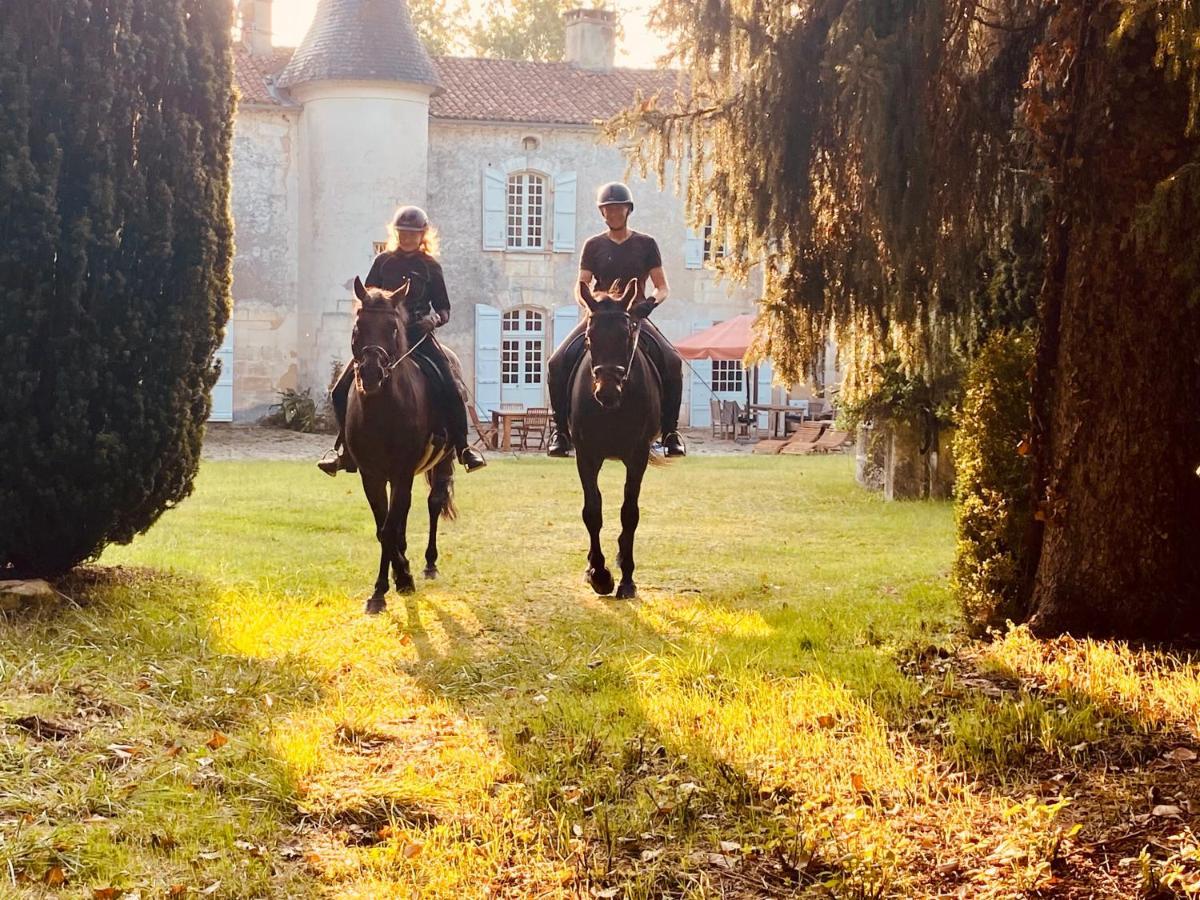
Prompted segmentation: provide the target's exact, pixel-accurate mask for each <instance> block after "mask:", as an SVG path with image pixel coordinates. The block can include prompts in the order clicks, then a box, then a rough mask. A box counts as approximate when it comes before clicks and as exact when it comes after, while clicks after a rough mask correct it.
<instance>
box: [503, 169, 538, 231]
mask: <svg viewBox="0 0 1200 900" xmlns="http://www.w3.org/2000/svg"><path fill="white" fill-rule="evenodd" d="M545 214H546V179H544V178H543V177H542V176H541V175H535V174H534V173H533V172H518V173H517V174H515V175H509V176H508V203H507V223H508V232H507V233H508V238H507V241H506V246H507V247H508V249H510V250H541V249H542V247H544V246H545V228H544V223H545Z"/></svg>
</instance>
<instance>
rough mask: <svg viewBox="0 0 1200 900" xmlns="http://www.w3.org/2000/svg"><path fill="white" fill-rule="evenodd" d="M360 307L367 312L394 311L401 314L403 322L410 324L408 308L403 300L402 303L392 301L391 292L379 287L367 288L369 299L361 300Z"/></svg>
mask: <svg viewBox="0 0 1200 900" xmlns="http://www.w3.org/2000/svg"><path fill="white" fill-rule="evenodd" d="M361 304H362V305H361V307H360V309H363V310H365V311H367V312H392V313H396V314H397V315H398V316H400V321H401V323H402V324H404V325H407V324H408V309H407V308H406V307H405V305H404V303H403V301H401V302H400V303H392V300H391V292H390V291H382V290H380V289H379V288H374V287H369V288H367V299H365V300H362V301H361Z"/></svg>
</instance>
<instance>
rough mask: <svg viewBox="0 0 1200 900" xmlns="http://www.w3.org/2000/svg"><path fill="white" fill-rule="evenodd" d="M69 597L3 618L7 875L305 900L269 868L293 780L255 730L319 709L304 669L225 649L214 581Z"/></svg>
mask: <svg viewBox="0 0 1200 900" xmlns="http://www.w3.org/2000/svg"><path fill="white" fill-rule="evenodd" d="M59 588H60V590H61V591H62V592H63V594H65V595H66V596H68V597H70V598H72V600H71V602H63V603H58V604H54V605H51V606H48V607H43V608H40V609H39V610H37V611H35V612H30V611H25V612H22V613H18V614H14V615H10V616H7V617H5V618H3V619H0V651H2V652H0V703H2V709H3V716H2V717H0V736H2V738H3V744H2V746H0V785H3V786H2V787H0V848H3V856H2V859H3V863H4V869H5V871H6V872H7V873H8V875H7V877H11V878H12V879H14V880H15V881H17V882H25V883H32V884H36V883H39V882H43V883H51V884H53V883H56V882H58V881H59V879H60V877H61V879H63V880H65V882H66V884H67V886H68V887H70V886H82V885H86V884H91V885H92V886H93V887H95V888H96V889H97V890H100V889H108V888H109V887H113V886H116V887H118V888H120V887H123V886H132V885H134V884H137V885H138V886H139V887H141V889H143V890H146V889H147V888H149V889H150V890H151V891H152V892H157V893H160V894H165V892H166V891H167V888H168V887H169V886H170V885H172V884H182V885H199V886H200V887H204V886H206V885H209V884H214V883H217V882H223V883H226V884H229V885H240V887H237V888H236V890H235V892H234V893H226V894H223V896H245V897H251V896H266V895H268V894H275V893H277V892H280V891H282V892H284V893H288V892H289V891H290V890H291V889H292V888H295V889H297V890H301V892H302V889H301V888H298V887H296V885H298V884H299V882H296V881H294V880H293V879H295V878H298V877H299V876H298V873H297V872H296V871H294V870H289V868H288V865H287V864H280V863H279V862H276V863H274V864H273V863H272V857H275V858H276V859H278V856H277V852H276V851H278V849H279V847H278V842H279V841H280V840H281V839H283V838H285V837H286V835H285V834H284V833H283V830H281V829H279V827H278V826H279V823H280V821H285V822H286V821H288V820H289V819H293V818H294V817H295V809H296V785H295V783H294V782H293V780H292V777H291V775H290V773H289V772H288V770H287V768H286V767H285V766H284V765H283V764H282V763H281V762H279V761H278V760H275V759H272V757H271V755H270V753H269V752H268V748H267V747H266V746H265V744H264V740H263V737H262V731H263V730H264V729H261V728H260V727H258V726H259V725H262V724H269V721H270V719H271V718H272V716H273V715H278V714H280V713H281V712H285V711H286V710H287V709H288V708H289V707H294V706H296V705H298V704H303V703H307V702H311V701H314V700H316V699H317V694H316V690H315V688H314V686H313V685H312V684H311V683H310V682H309V681H308V679H307V678H306V676H305V674H304V672H303V671H302V670H301V669H299V668H298V667H296V666H294V665H292V664H290V663H289V662H288V661H282V662H280V661H267V660H261V659H249V658H245V657H241V656H237V655H233V654H229V653H225V652H223V651H222V650H221V649H220V646H221V641H220V640H219V638H218V637H217V635H216V634H215V633H214V631H213V630H212V627H211V619H210V611H211V610H212V609H213V608H215V607H216V606H217V604H216V603H215V598H216V596H217V593H216V588H215V587H214V586H213V585H212V584H211V583H210V582H207V581H204V580H201V579H197V578H188V579H183V578H178V577H174V576H167V575H165V574H163V573H160V572H155V571H151V570H139V569H127V568H121V567H118V568H114V569H100V568H91V569H83V570H80V571H79V572H78V573H77V574H75V575H74V576H72V577H71V578H69V579H68V580H66V581H65V582H63V583H62V584H61V585H59ZM264 695H269V696H271V697H273V698H278V705H277V706H275V708H274V710H272V709H271V708H267V707H264V706H263V704H262V697H263V696H264ZM289 885H290V886H292V887H291V888H290V887H289ZM231 890H234V889H233V888H231Z"/></svg>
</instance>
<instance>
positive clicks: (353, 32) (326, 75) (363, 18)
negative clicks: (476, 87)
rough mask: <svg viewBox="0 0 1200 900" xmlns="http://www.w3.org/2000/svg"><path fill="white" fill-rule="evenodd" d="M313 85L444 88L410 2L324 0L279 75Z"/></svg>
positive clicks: (282, 80)
mask: <svg viewBox="0 0 1200 900" xmlns="http://www.w3.org/2000/svg"><path fill="white" fill-rule="evenodd" d="M311 81H403V82H408V83H410V84H427V85H430V86H431V87H435V88H437V87H441V82H440V81H439V80H438V74H437V69H435V68H434V65H433V62H432V61H431V60H430V58H429V54H428V53H427V52H425V45H424V44H422V43H421V39H420V38H419V37H418V36H417V32H416V29H415V28H414V27H413V23H412V16H411V15H409V12H408V4H407V3H406V2H405V0H320V5H319V6H318V7H317V14H316V16H315V17H314V18H313V23H312V26H311V27H310V28H309V29H308V34H306V35H305V36H304V41H303V43H301V44H300V47H299V48H298V49H297V50H296V53H295V54H294V55H293V56H292V60H291V62H289V63H288V65H287V68H285V69H284V70H283V71H282V72H281V73H280V75H279V79H278V82H277V83H278V85H279V86H280V87H284V88H289V87H295V86H296V85H298V84H305V83H308V82H311Z"/></svg>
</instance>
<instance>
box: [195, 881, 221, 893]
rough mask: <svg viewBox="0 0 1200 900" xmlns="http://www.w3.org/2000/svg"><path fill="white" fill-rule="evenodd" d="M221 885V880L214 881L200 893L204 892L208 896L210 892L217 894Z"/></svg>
mask: <svg viewBox="0 0 1200 900" xmlns="http://www.w3.org/2000/svg"><path fill="white" fill-rule="evenodd" d="M220 887H221V882H219V881H214V882H213V883H212V884H210V885H209V886H208V887H206V888H204V889H203V890H202V891H200V893H201V894H204V895H205V896H208V895H210V894H215V893H216V892H217V891H218V890H219V889H220Z"/></svg>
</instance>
